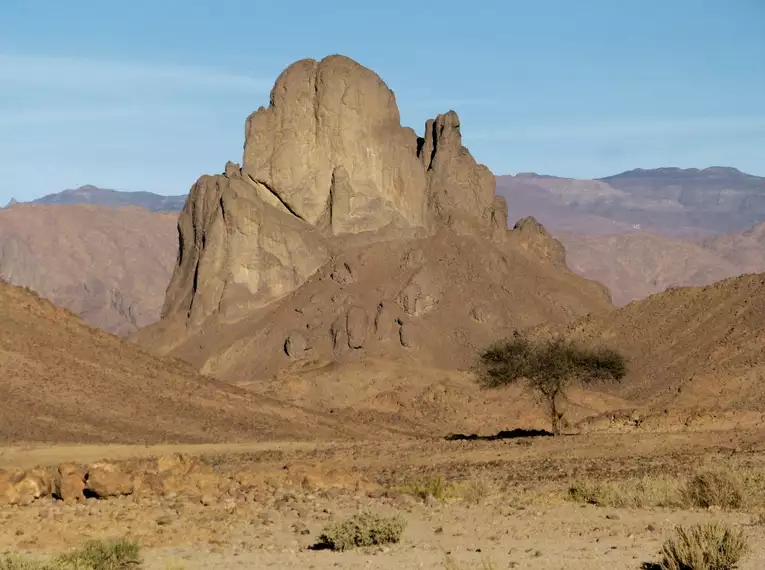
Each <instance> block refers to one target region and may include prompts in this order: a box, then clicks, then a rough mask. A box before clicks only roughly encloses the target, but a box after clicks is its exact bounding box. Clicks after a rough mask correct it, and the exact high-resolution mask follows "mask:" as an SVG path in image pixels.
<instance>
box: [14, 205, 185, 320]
mask: <svg viewBox="0 0 765 570" xmlns="http://www.w3.org/2000/svg"><path fill="white" fill-rule="evenodd" d="M177 239H178V238H177V230H176V215H175V214H169V213H154V212H149V211H148V210H145V209H142V208H132V207H131V208H111V207H103V206H88V205H80V206H65V205H37V204H16V205H14V206H12V207H9V208H5V209H0V277H2V278H3V279H5V280H6V281H8V282H9V283H12V284H15V285H19V286H24V287H29V288H30V289H32V290H34V291H36V292H37V293H39V294H40V295H42V296H44V297H46V298H48V299H50V300H51V301H53V302H54V303H55V304H57V305H59V306H61V307H65V308H67V309H69V310H71V311H72V312H74V313H75V314H77V315H79V316H81V317H82V318H83V319H84V320H86V321H87V322H89V323H91V324H93V325H95V326H98V327H100V328H102V329H104V330H106V331H109V332H113V333H115V334H120V335H126V334H128V333H130V332H131V331H134V330H136V329H137V328H138V327H141V326H144V325H147V324H149V323H152V322H154V321H156V320H157V319H158V318H159V314H160V309H161V307H162V302H163V299H164V293H165V289H166V287H167V283H168V281H169V280H170V275H171V274H172V268H173V264H174V263H175V256H176V251H175V250H176V247H177Z"/></svg>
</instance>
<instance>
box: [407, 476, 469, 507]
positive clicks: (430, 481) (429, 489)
mask: <svg viewBox="0 0 765 570" xmlns="http://www.w3.org/2000/svg"><path fill="white" fill-rule="evenodd" d="M396 491H398V492H399V493H404V494H406V495H413V496H415V497H418V498H420V499H423V500H424V499H427V498H428V497H433V498H434V499H436V500H439V501H443V500H445V499H448V498H452V497H455V496H457V495H458V494H459V493H458V489H457V487H456V486H455V485H453V484H451V483H447V482H446V480H445V479H444V477H443V475H437V476H435V477H428V478H426V479H413V480H411V481H407V482H406V483H404V484H403V485H400V486H399V487H396Z"/></svg>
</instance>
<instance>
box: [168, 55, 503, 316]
mask: <svg viewBox="0 0 765 570" xmlns="http://www.w3.org/2000/svg"><path fill="white" fill-rule="evenodd" d="M245 132H246V138H245V145H244V163H243V166H242V167H241V168H240V167H239V165H237V164H234V163H229V164H227V165H226V169H225V173H224V174H222V175H219V176H203V177H202V178H200V179H199V181H197V183H196V184H195V185H194V186H193V187H192V190H191V194H190V196H189V199H188V201H187V204H186V207H185V208H184V210H183V212H182V214H181V217H180V220H179V224H178V228H179V234H180V244H179V246H180V250H179V256H178V265H177V267H176V270H175V274H174V275H173V278H172V281H171V284H170V287H169V289H168V293H167V298H166V303H165V307H164V311H163V316H165V317H168V316H172V315H175V314H177V313H186V314H187V315H188V317H189V318H190V320H191V322H192V323H195V324H196V323H200V322H202V321H203V320H204V319H205V318H207V317H208V316H210V315H211V314H213V313H216V312H221V313H223V314H228V315H232V316H233V315H236V314H241V312H242V311H246V310H248V309H252V308H257V307H261V306H264V305H266V304H268V303H269V302H271V301H273V300H275V299H278V298H280V297H283V296H284V295H286V294H287V293H289V292H290V291H293V290H295V289H296V288H297V287H299V286H300V285H301V284H302V283H304V282H305V280H306V279H307V278H308V277H309V276H310V275H312V274H313V273H315V272H316V270H317V269H318V268H319V267H321V266H322V265H324V264H325V263H326V262H327V261H328V260H329V256H330V244H329V241H330V240H331V239H332V238H333V237H336V236H342V235H346V234H361V233H363V232H378V233H379V232H381V230H386V229H387V230H389V231H388V234H387V235H397V233H398V232H400V231H401V230H404V229H410V230H421V231H422V232H424V233H433V232H434V231H436V230H437V229H438V228H441V227H452V228H454V229H455V230H458V231H463V232H468V233H470V232H481V231H483V232H485V231H486V230H487V229H490V228H492V227H501V229H502V230H503V231H504V230H505V229H506V219H507V208H506V205H505V203H504V199H502V198H497V197H495V194H494V190H495V188H494V176H493V175H492V174H491V172H490V171H489V170H488V168H486V167H485V166H483V165H479V164H477V163H476V162H475V160H474V159H473V157H472V156H471V155H470V153H469V152H468V150H467V149H466V148H465V147H463V146H462V136H461V133H460V123H459V117H458V116H457V114H456V113H455V112H453V111H451V112H449V113H446V114H445V115H439V116H438V117H437V118H436V119H434V120H431V121H428V122H427V124H426V129H425V136H424V137H423V138H418V137H417V135H416V134H415V132H414V131H413V130H411V129H409V128H405V127H402V126H401V124H400V118H399V111H398V107H397V106H396V99H395V96H394V95H393V92H392V91H391V90H390V89H389V88H388V87H387V86H386V85H385V83H383V82H382V80H381V79H380V78H379V77H378V76H377V75H376V74H375V73H374V72H372V71H370V70H369V69H366V68H365V67H363V66H361V65H359V64H358V63H356V62H354V61H352V60H350V59H348V58H346V57H342V56H331V57H327V58H325V59H324V60H322V61H321V62H317V61H314V60H310V59H307V60H302V61H298V62H297V63H295V64H293V65H291V66H290V67H288V68H287V69H286V70H285V71H284V72H283V73H282V74H281V76H280V77H279V78H278V79H277V81H276V85H275V86H274V88H273V91H272V92H271V103H270V105H269V107H268V108H263V107H261V108H260V109H258V110H257V111H256V112H255V113H253V114H252V115H251V116H250V117H249V118H248V119H247V125H246V129H245Z"/></svg>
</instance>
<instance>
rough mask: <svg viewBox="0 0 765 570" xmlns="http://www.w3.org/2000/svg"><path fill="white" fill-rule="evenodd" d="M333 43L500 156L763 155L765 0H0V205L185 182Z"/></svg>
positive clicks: (231, 146)
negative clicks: (294, 66) (77, 191)
mask: <svg viewBox="0 0 765 570" xmlns="http://www.w3.org/2000/svg"><path fill="white" fill-rule="evenodd" d="M335 53H340V54H344V55H347V56H350V57H352V58H353V59H355V60H357V61H359V62H360V63H362V64H363V65H365V66H367V67H369V68H371V69H373V70H375V71H376V72H377V73H378V74H379V75H380V76H381V77H382V78H383V80H384V81H385V82H386V83H387V84H388V85H389V86H390V87H391V88H392V89H393V91H394V92H395V94H396V98H397V101H398V104H399V107H400V109H401V118H402V122H403V123H404V124H405V125H407V126H411V127H412V128H414V129H415V130H416V131H417V132H419V133H422V131H423V127H424V123H425V121H426V119H428V118H430V117H434V116H435V115H437V114H438V113H442V112H445V111H448V110H450V109H454V110H456V111H457V112H458V113H459V115H460V119H461V125H462V129H461V130H462V132H463V138H464V144H465V145H466V146H467V147H468V148H469V149H470V151H471V152H472V154H473V155H474V156H475V157H476V159H477V160H479V161H480V162H483V163H484V164H486V165H488V166H489V167H490V168H491V169H492V170H493V171H494V172H495V173H496V174H514V173H517V172H538V173H544V174H553V175H558V176H571V177H579V178H593V177H599V176H607V175H610V174H615V173H617V172H621V171H624V170H629V169H632V168H638V167H640V168H656V167H661V166H679V167H684V168H688V167H698V168H703V167H707V166H734V167H737V168H739V169H741V170H743V171H745V172H749V173H752V174H758V175H765V0H661V1H659V0H608V1H605V0H535V1H533V2H532V1H529V0H519V1H516V0H502V1H501V0H491V1H489V0H474V1H472V2H465V1H464V0H460V1H459V2H457V1H451V0H441V1H439V2H434V1H429V0H419V1H416V2H409V1H407V2H404V1H400V0H386V1H385V2H363V1H362V0H354V1H352V2H350V1H345V0H325V1H324V2H317V1H316V0H311V1H297V0H292V1H290V0H282V1H280V2H272V1H269V2H265V1H260V0H216V1H214V2H213V1H212V0H193V1H192V0H131V1H130V2H127V1H124V2H105V1H104V0H98V1H90V0H68V1H61V0H0V205H3V204H5V203H6V202H7V201H8V200H10V199H11V197H15V198H16V199H18V200H22V201H23V200H30V199H33V198H36V197H38V196H41V195H44V194H48V193H52V192H58V191H60V190H63V189H65V188H73V187H77V186H80V185H84V184H94V185H97V186H101V187H106V188H114V189H118V190H146V191H151V192H158V193H162V194H182V193H185V192H187V191H188V188H189V187H190V186H191V184H193V182H194V181H195V180H196V179H197V178H198V177H199V176H200V175H201V174H203V173H219V172H221V171H222V170H223V167H224V165H225V163H226V161H227V160H233V161H236V162H240V161H241V155H242V145H243V142H244V121H245V119H246V117H247V115H249V114H250V113H251V112H253V111H255V110H256V109H257V108H258V107H259V106H261V105H267V104H268V98H269V92H270V89H271V87H272V85H273V82H274V80H275V79H276V77H277V76H278V74H279V73H280V72H281V71H282V70H283V69H284V68H285V67H287V66H288V65H289V64H290V63H292V62H294V61H296V60H298V59H302V58H306V57H311V58H314V59H321V58H322V57H324V56H326V55H330V54H335Z"/></svg>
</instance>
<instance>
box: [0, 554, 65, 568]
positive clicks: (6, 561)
mask: <svg viewBox="0 0 765 570" xmlns="http://www.w3.org/2000/svg"><path fill="white" fill-rule="evenodd" d="M0 570H54V567H53V566H51V565H49V564H47V563H45V562H39V561H37V560H32V559H30V558H24V557H22V556H17V555H15V554H7V555H4V556H2V557H0Z"/></svg>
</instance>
